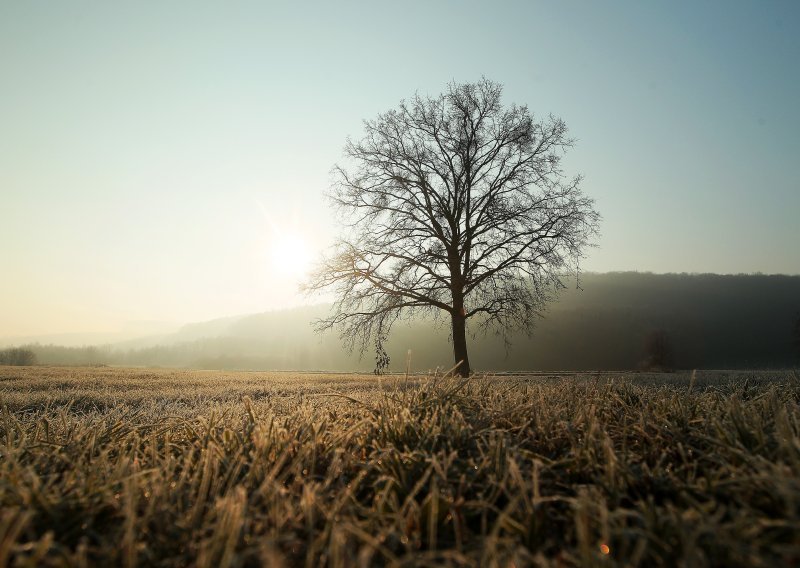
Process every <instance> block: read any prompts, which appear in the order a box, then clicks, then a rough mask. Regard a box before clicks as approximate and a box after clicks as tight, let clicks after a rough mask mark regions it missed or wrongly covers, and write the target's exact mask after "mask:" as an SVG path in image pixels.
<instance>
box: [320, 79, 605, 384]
mask: <svg viewBox="0 0 800 568" xmlns="http://www.w3.org/2000/svg"><path fill="white" fill-rule="evenodd" d="M501 92H502V87H501V86H500V85H498V84H496V83H493V82H491V81H488V80H486V79H483V80H481V81H480V82H478V83H475V84H471V83H470V84H451V85H450V86H449V87H448V89H447V92H446V93H444V94H442V95H440V96H438V97H436V98H431V97H421V96H419V95H417V96H415V97H414V99H413V100H412V101H410V102H408V103H406V102H401V104H400V106H399V107H398V108H397V109H396V110H390V111H389V112H387V113H384V114H381V115H379V116H378V117H377V118H376V119H374V120H369V121H365V123H364V128H365V135H364V137H363V138H362V139H361V140H359V141H357V142H354V141H352V140H348V141H347V144H346V146H345V150H344V153H345V157H346V158H347V159H348V162H347V164H345V165H337V166H335V167H334V174H335V182H334V184H333V188H332V192H331V198H332V200H333V202H334V203H335V204H336V205H337V206H338V207H339V209H340V211H341V213H343V222H344V227H345V228H344V232H343V234H342V236H341V237H340V239H339V240H338V242H337V244H336V246H335V249H334V252H333V254H332V255H331V256H329V257H327V258H325V259H324V260H323V261H322V263H321V264H320V266H319V267H318V269H317V270H316V271H315V273H314V274H313V275H312V277H311V279H310V281H309V282H308V284H307V285H306V290H308V291H316V290H321V289H325V288H330V287H332V288H334V289H335V292H336V297H337V300H336V301H335V303H334V308H333V313H332V315H331V316H330V317H328V318H327V319H324V320H321V321H319V322H318V327H319V329H328V328H331V327H335V328H337V329H339V331H340V332H341V336H342V338H343V339H345V341H346V342H347V344H348V346H349V347H351V348H352V347H354V346H358V347H359V349H360V350H361V351H362V352H363V351H364V350H365V349H366V348H367V346H369V344H370V341H374V343H375V347H376V349H377V352H378V358H377V360H378V364H379V367H380V366H381V365H385V364H386V363H387V362H388V361H387V358H386V357H385V352H384V351H383V342H384V341H385V339H386V337H387V335H388V333H389V331H390V329H391V326H392V324H393V323H394V322H395V321H397V320H398V319H399V318H401V317H410V316H413V315H414V314H418V313H420V312H425V311H427V312H433V313H438V314H442V313H443V312H444V313H445V314H448V315H449V316H450V321H451V324H452V338H453V353H454V357H455V363H456V364H457V365H458V371H459V373H460V374H461V375H463V376H467V375H469V373H470V364H469V357H468V355H467V341H466V322H467V320H468V319H470V318H474V319H475V321H476V322H477V323H478V324H479V325H480V327H481V328H483V329H484V330H485V329H488V328H494V329H496V330H497V331H499V332H500V333H502V334H503V335H504V336H505V334H506V332H507V331H508V330H510V329H512V328H522V329H526V330H530V329H531V328H532V326H533V323H534V320H535V317H536V316H537V315H539V314H540V313H541V309H542V308H543V306H544V305H545V304H546V302H547V301H548V300H549V299H551V298H552V297H553V295H554V294H555V293H556V291H557V290H558V288H559V287H560V286H561V281H560V278H561V277H563V276H564V275H565V274H568V273H570V272H576V271H577V269H578V261H579V259H580V258H581V256H582V251H583V250H584V249H585V247H586V246H587V245H588V244H589V239H590V238H591V237H592V236H593V235H594V234H595V233H596V231H597V225H598V221H599V215H598V214H597V213H596V212H595V211H594V208H593V201H592V200H591V199H589V198H588V197H586V196H584V195H583V194H582V193H581V190H580V189H579V183H580V177H576V178H574V179H567V178H566V177H565V176H564V174H563V173H562V170H561V168H560V163H561V157H562V156H563V154H564V152H565V151H566V150H567V149H568V148H569V147H571V146H572V140H571V139H569V138H568V137H567V127H566V126H565V124H564V122H563V121H561V120H560V119H558V118H554V117H552V116H550V117H549V118H547V119H546V120H539V121H537V120H535V119H534V117H533V116H532V115H531V113H530V112H529V111H528V109H527V107H525V106H516V105H512V106H510V107H508V108H503V106H502V105H501V102H500V96H501ZM445 317H446V316H445Z"/></svg>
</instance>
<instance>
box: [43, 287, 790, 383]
mask: <svg viewBox="0 0 800 568" xmlns="http://www.w3.org/2000/svg"><path fill="white" fill-rule="evenodd" d="M567 284H568V285H569V287H568V288H567V289H565V290H563V291H562V293H561V295H560V298H559V300H558V301H556V302H554V303H553V304H551V305H550V306H549V307H548V309H547V311H546V313H545V314H544V317H543V318H542V319H541V321H540V322H539V323H538V325H537V327H536V329H535V330H534V332H533V334H532V336H531V337H527V336H526V335H524V334H513V335H512V336H511V337H510V340H511V347H510V348H509V350H508V351H506V348H505V345H504V343H503V340H502V338H500V337H497V336H495V335H489V336H482V335H477V336H476V337H473V338H471V339H470V358H471V360H472V363H473V367H474V368H476V369H478V370H481V369H482V370H492V371H516V370H537V369H538V370H624V369H635V368H637V367H639V366H641V365H642V364H643V362H645V360H646V359H647V358H648V352H647V349H646V342H647V341H648V337H652V336H653V334H655V333H658V334H660V337H663V338H666V341H667V342H668V343H669V346H670V351H671V359H672V360H671V363H672V365H673V366H674V367H676V368H775V367H789V366H792V365H797V364H798V355H800V354H798V353H797V352H796V350H795V347H794V346H793V344H792V332H793V329H794V325H795V323H796V322H797V319H798V318H800V276H782V275H714V274H700V275H694V274H692V275H690V274H649V273H635V272H624V273H609V274H584V275H582V276H581V280H580V288H581V289H576V288H575V282H574V281H572V282H567ZM328 309H329V306H325V305H318V306H310V307H302V308H296V309H291V310H284V311H273V312H265V313H260V314H253V315H247V316H238V317H230V318H222V319H218V320H212V321H209V322H202V323H195V324H188V325H186V326H184V327H183V328H181V329H180V330H179V331H178V332H176V333H173V334H167V335H162V336H158V337H155V338H153V339H152V340H151V341H149V342H148V341H147V340H138V341H136V342H126V344H120V345H116V346H105V347H102V348H92V349H93V350H92V351H91V353H89V355H91V357H85V358H87V359H91V360H87V361H86V362H88V363H109V364H126V365H158V366H176V367H195V368H212V369H213V368H220V369H286V370H362V371H368V370H370V369H372V367H373V361H372V358H373V354H372V353H366V354H365V355H364V358H363V359H359V357H358V356H357V355H354V354H349V353H347V352H346V351H345V350H344V349H343V348H342V345H341V342H340V341H339V339H338V337H337V336H336V335H335V333H326V334H322V335H318V334H316V333H315V332H314V331H313V329H312V326H311V322H312V321H313V320H314V319H317V318H319V317H322V316H323V315H324V314H325V313H327V311H328ZM448 334H449V331H448V328H447V322H445V321H439V322H436V321H425V320H417V321H414V322H412V323H410V324H400V325H397V326H396V327H395V328H394V330H393V332H392V335H391V337H390V340H389V343H388V346H387V351H388V353H389V355H390V356H391V358H392V362H391V368H392V369H393V370H397V371H400V370H404V369H405V366H406V359H407V354H408V352H409V350H410V351H411V356H410V363H411V369H412V370H413V371H424V370H427V369H432V368H435V367H449V366H451V365H452V355H451V347H450V345H449V342H448ZM33 349H34V350H35V351H36V352H37V356H38V358H39V361H40V362H42V363H74V364H78V363H80V362H81V361H80V358H81V356H82V355H81V352H80V350H76V349H72V350H69V349H66V348H61V347H56V346H41V345H34V346H33ZM83 349H84V350H85V349H87V348H83ZM84 355H86V354H84Z"/></svg>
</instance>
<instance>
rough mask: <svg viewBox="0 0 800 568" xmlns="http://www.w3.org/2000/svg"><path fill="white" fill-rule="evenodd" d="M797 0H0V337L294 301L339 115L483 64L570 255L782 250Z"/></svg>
mask: <svg viewBox="0 0 800 568" xmlns="http://www.w3.org/2000/svg"><path fill="white" fill-rule="evenodd" d="M799 27H800V3H798V2H794V1H789V2H735V1H727V0H726V1H719V2H708V1H704V2H697V1H687V2H667V1H664V2H634V1H631V2H529V1H521V2H502V1H499V2H492V3H488V2H483V3H478V2H474V3H473V2H456V1H436V2H422V1H419V2H413V1H412V2H404V3H389V2H386V3H382V2H374V1H373V2H319V3H314V2H302V3H300V2H294V3H289V2H285V3H269V2H237V1H231V2H201V1H197V0H191V1H182V0H171V1H169V2H155V1H153V2H147V1H144V2H128V3H123V2H103V1H92V2H88V1H73V2H52V1H46V2H45V1H37V0H24V1H23V0H18V1H17V0H0V87H1V88H0V220H1V221H0V253H2V258H3V263H2V268H0V338H3V337H23V336H37V335H39V336H41V335H44V334H60V333H70V332H80V333H85V332H86V333H88V332H102V333H119V334H125V333H127V334H143V333H148V332H152V331H155V330H159V329H166V328H168V327H169V326H173V325H179V324H181V323H184V322H188V321H202V320H206V319H211V318H215V317H223V316H229V315H235V314H246V313H254V312H261V311H265V310H270V309H279V308H283V307H288V306H292V305H296V304H299V303H302V302H304V301H307V300H305V299H304V298H303V297H302V296H300V295H299V294H298V292H297V281H298V280H299V279H300V278H301V275H302V269H303V267H304V266H306V265H307V264H308V260H309V259H311V258H315V257H316V256H317V255H318V254H319V253H320V251H322V250H324V249H325V248H326V247H327V246H329V245H330V244H331V242H332V240H333V238H334V236H335V234H336V230H337V226H336V221H335V219H334V218H333V216H332V214H331V209H330V206H329V204H328V202H327V201H326V200H325V198H324V193H325V191H326V190H327V189H328V188H329V185H330V180H331V177H330V171H331V167H332V166H333V165H334V164H335V163H336V162H337V161H338V160H340V159H341V156H342V148H343V146H344V143H345V140H346V138H347V137H348V136H352V137H354V138H358V137H359V135H360V133H361V132H362V121H363V120H365V119H369V118H373V117H375V116H376V115H377V114H378V113H381V112H385V111H387V110H389V109H391V108H394V107H396V106H397V105H398V103H399V102H400V100H401V99H404V98H410V97H412V96H413V95H414V94H415V93H420V94H422V95H432V96H435V95H438V94H439V93H441V92H442V91H444V90H445V89H446V88H447V84H448V83H450V82H452V81H456V82H467V81H476V80H479V79H480V78H481V77H486V78H488V79H491V80H493V81H497V82H499V83H501V84H503V85H504V101H505V102H506V103H508V104H511V103H517V104H526V105H528V107H529V108H530V110H531V111H532V112H533V113H534V114H535V115H536V116H542V117H544V116H547V115H548V114H550V113H552V114H554V115H556V116H559V117H561V118H562V119H563V120H564V121H565V122H566V123H567V125H568V126H569V128H570V134H571V135H572V136H573V137H574V138H575V139H576V141H577V142H576V146H575V148H574V149H573V150H572V151H570V153H569V154H568V155H567V156H566V158H565V167H566V169H567V171H568V172H570V173H581V174H583V175H584V176H585V180H584V182H583V185H582V187H583V190H584V192H585V193H586V194H587V195H589V196H591V197H592V198H594V199H595V201H596V207H597V210H598V211H599V212H600V213H601V215H602V216H603V220H602V226H601V235H600V237H599V238H598V239H597V247H596V248H594V249H592V250H590V251H588V256H587V258H586V259H585V261H584V262H583V269H584V270H589V271H597V272H607V271H617V270H639V271H652V272H718V273H751V272H764V273H786V274H798V273H800V252H798V250H800V247H798V245H799V244H800V222H798V213H800V168H798V158H800V134H798V133H800V108H799V107H798V104H797V101H800V65H798V64H797V62H798V61H800V33H798V28H799Z"/></svg>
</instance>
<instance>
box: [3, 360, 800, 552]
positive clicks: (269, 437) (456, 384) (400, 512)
mask: <svg viewBox="0 0 800 568" xmlns="http://www.w3.org/2000/svg"><path fill="white" fill-rule="evenodd" d="M0 397H1V400H2V407H3V410H2V416H0V507H2V509H1V510H2V512H1V513H0V566H2V565H6V564H8V565H23V566H24V565H30V566H34V565H69V566H83V565H120V566H134V565H159V566H186V565H197V566H257V565H262V564H265V565H272V566H280V565H286V566H320V565H321V566H331V567H334V566H359V565H363V566H366V565H396V566H400V565H405V566H410V565H415V566H416V565H426V566H428V565H429V566H434V565H436V566H438V565H450V566H478V565H480V566H526V565H545V566H546V565H553V566H591V565H597V566H614V565H621V566H623V565H624V566H660V565H662V566H674V565H684V566H704V565H715V566H737V565H738V566H776V565H796V564H797V563H798V562H800V436H799V433H800V406H799V403H800V380H798V378H797V376H796V375H794V374H793V373H732V374H722V373H704V374H698V375H697V376H696V377H691V376H689V375H661V376H656V375H629V376H623V375H618V376H615V375H604V376H590V375H582V376H560V377H559V376H536V377H494V378H492V377H484V378H473V379H470V380H467V381H462V380H457V379H443V378H437V377H432V378H420V377H413V378H411V379H405V378H404V377H389V378H384V379H382V380H378V379H375V378H373V377H365V376H351V375H291V374H278V373H219V372H188V371H180V372H176V371H154V370H136V369H128V370H125V369H57V368H53V369H50V368H35V367H33V368H11V367H0Z"/></svg>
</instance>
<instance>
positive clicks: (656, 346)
mask: <svg viewBox="0 0 800 568" xmlns="http://www.w3.org/2000/svg"><path fill="white" fill-rule="evenodd" d="M644 354H645V359H644V361H643V363H642V366H643V367H644V368H645V369H649V370H653V371H671V370H672V369H673V366H674V363H675V355H674V352H673V349H672V340H671V339H670V337H669V334H668V333H667V332H666V331H664V330H663V329H659V330H655V331H651V332H650V333H648V334H647V336H646V337H645V340H644Z"/></svg>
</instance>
